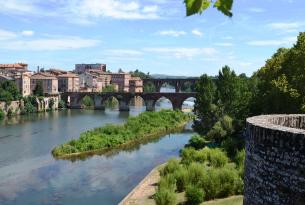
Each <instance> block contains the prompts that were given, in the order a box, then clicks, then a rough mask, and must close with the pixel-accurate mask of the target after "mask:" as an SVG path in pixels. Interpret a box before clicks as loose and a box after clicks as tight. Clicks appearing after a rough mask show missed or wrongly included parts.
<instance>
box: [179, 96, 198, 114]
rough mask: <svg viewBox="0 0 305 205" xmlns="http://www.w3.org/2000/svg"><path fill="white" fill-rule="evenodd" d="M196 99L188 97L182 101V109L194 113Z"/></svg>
mask: <svg viewBox="0 0 305 205" xmlns="http://www.w3.org/2000/svg"><path fill="white" fill-rule="evenodd" d="M195 101H196V97H188V98H186V99H184V100H183V101H182V105H181V109H182V111H185V112H193V111H194V106H195Z"/></svg>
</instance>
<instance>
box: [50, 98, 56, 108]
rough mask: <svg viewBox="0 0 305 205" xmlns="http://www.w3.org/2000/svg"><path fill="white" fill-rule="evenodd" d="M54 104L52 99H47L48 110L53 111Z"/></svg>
mask: <svg viewBox="0 0 305 205" xmlns="http://www.w3.org/2000/svg"><path fill="white" fill-rule="evenodd" d="M54 104H55V101H54V99H53V98H51V99H49V109H50V110H53V107H54Z"/></svg>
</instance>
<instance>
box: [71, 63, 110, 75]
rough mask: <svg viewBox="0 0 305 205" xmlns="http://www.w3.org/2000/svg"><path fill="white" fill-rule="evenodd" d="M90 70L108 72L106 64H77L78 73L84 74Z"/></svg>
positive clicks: (76, 70)
mask: <svg viewBox="0 0 305 205" xmlns="http://www.w3.org/2000/svg"><path fill="white" fill-rule="evenodd" d="M89 70H98V71H102V72H106V64H101V63H96V64H75V72H76V73H84V72H86V71H89Z"/></svg>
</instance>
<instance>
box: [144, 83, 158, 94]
mask: <svg viewBox="0 0 305 205" xmlns="http://www.w3.org/2000/svg"><path fill="white" fill-rule="evenodd" d="M143 90H144V92H145V93H153V92H156V91H157V90H156V87H155V86H154V84H153V83H151V82H149V83H147V84H145V85H144V88H143Z"/></svg>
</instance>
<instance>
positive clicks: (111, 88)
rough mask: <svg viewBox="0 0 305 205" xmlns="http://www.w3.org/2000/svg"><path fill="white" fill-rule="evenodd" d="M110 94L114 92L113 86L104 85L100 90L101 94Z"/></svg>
mask: <svg viewBox="0 0 305 205" xmlns="http://www.w3.org/2000/svg"><path fill="white" fill-rule="evenodd" d="M112 92H116V90H115V87H114V85H106V86H105V87H104V88H103V90H102V93H112Z"/></svg>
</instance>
